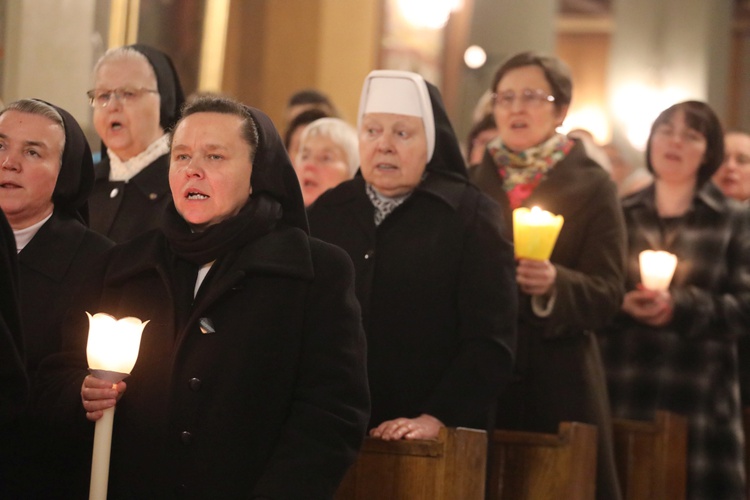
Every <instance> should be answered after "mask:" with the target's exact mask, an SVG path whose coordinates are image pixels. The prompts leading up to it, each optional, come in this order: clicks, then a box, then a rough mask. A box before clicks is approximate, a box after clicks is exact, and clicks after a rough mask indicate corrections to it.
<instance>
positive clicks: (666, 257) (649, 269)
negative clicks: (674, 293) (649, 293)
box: [638, 250, 677, 291]
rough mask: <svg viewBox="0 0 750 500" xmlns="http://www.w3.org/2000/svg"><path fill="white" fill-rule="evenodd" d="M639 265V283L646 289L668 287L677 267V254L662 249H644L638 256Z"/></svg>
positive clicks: (658, 289)
mask: <svg viewBox="0 0 750 500" xmlns="http://www.w3.org/2000/svg"><path fill="white" fill-rule="evenodd" d="M638 262H639V264H640V266H641V283H642V284H643V286H644V287H645V288H647V289H648V290H657V291H664V290H668V289H669V283H671V281H672V275H673V274H674V270H675V268H676V267H677V256H676V255H674V254H671V253H669V252H664V251H662V250H658V251H655V250H644V251H643V252H641V253H640V255H639V256H638Z"/></svg>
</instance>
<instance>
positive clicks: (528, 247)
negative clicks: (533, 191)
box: [513, 207, 563, 260]
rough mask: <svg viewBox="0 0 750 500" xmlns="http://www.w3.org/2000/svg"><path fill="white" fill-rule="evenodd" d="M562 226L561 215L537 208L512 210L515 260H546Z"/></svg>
mask: <svg viewBox="0 0 750 500" xmlns="http://www.w3.org/2000/svg"><path fill="white" fill-rule="evenodd" d="M562 225H563V216H562V215H553V214H551V213H549V212H547V211H545V210H541V209H539V208H538V207H533V208H532V209H531V210H529V209H528V208H526V207H520V208H517V209H515V210H513V243H514V245H515V252H516V257H517V258H522V259H532V260H547V259H549V257H550V255H552V249H553V248H555V242H556V241H557V236H558V235H559V234H560V229H561V228H562Z"/></svg>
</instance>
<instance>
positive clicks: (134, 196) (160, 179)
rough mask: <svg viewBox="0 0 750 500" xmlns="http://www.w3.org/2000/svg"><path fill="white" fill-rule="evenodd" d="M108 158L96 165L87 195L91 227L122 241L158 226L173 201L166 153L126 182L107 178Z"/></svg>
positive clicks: (117, 240) (110, 237)
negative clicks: (92, 181)
mask: <svg viewBox="0 0 750 500" xmlns="http://www.w3.org/2000/svg"><path fill="white" fill-rule="evenodd" d="M109 170H110V166H109V157H108V156H106V154H105V156H104V157H103V158H102V161H101V162H100V163H99V164H97V165H96V182H95V183H94V191H93V192H92V193H91V196H90V197H89V212H90V214H89V217H90V220H91V229H93V230H94V231H96V232H98V233H100V234H103V235H105V236H106V237H108V238H109V239H111V240H112V241H114V242H116V243H123V242H125V241H128V240H130V239H132V238H134V237H135V236H137V235H139V234H143V233H145V232H146V231H148V230H150V229H156V228H157V227H159V224H160V221H161V217H162V214H163V212H164V209H165V208H166V206H167V205H169V203H171V202H172V194H171V192H170V191H169V155H168V154H165V155H164V156H160V157H159V158H157V159H156V160H154V162H153V163H152V164H151V165H149V166H148V167H146V168H145V169H143V170H142V171H141V172H139V173H138V174H137V175H136V176H135V177H133V178H132V179H130V180H129V181H128V182H122V181H117V182H113V181H110V180H109Z"/></svg>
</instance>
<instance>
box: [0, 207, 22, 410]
mask: <svg viewBox="0 0 750 500" xmlns="http://www.w3.org/2000/svg"><path fill="white" fill-rule="evenodd" d="M18 297H19V293H18V261H17V255H16V243H15V237H14V236H13V231H12V230H11V228H10V226H9V225H8V222H7V220H6V219H5V216H4V215H3V214H2V211H0V424H6V423H7V422H10V421H11V420H14V419H15V418H17V417H18V416H19V415H20V414H21V413H22V411H23V409H24V406H25V404H26V398H27V396H28V381H27V379H26V371H25V367H24V356H23V353H24V349H23V337H22V335H21V319H20V312H19V302H18V301H19V299H18Z"/></svg>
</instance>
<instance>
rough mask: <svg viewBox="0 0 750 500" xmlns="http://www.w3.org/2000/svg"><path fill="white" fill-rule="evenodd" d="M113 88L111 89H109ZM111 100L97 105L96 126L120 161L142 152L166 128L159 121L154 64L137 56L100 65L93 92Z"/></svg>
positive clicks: (158, 102) (158, 98)
mask: <svg viewBox="0 0 750 500" xmlns="http://www.w3.org/2000/svg"><path fill="white" fill-rule="evenodd" d="M110 91H112V92H110ZM102 93H105V94H106V93H109V99H108V100H106V106H102V104H104V102H105V101H104V100H101V102H98V103H97V102H95V104H94V128H96V132H97V134H99V137H101V139H102V142H104V144H105V145H106V146H107V149H109V150H111V151H112V152H113V153H115V154H116V155H117V157H118V158H120V159H121V160H123V161H124V160H129V159H130V158H132V157H134V156H136V155H138V154H140V153H142V152H143V151H144V150H145V149H146V148H147V147H148V146H149V145H151V143H152V142H154V141H155V140H156V139H158V138H159V137H161V136H162V135H163V134H164V131H163V130H162V129H161V125H160V124H159V114H160V111H159V107H160V105H161V101H160V99H161V98H160V97H159V93H158V91H157V82H156V75H155V74H154V70H153V68H151V65H150V64H149V63H148V62H147V61H145V60H140V59H135V58H117V59H112V60H111V61H105V62H104V63H102V65H101V66H100V67H99V70H98V71H97V74H96V81H95V83H94V94H95V95H101V94H102Z"/></svg>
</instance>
